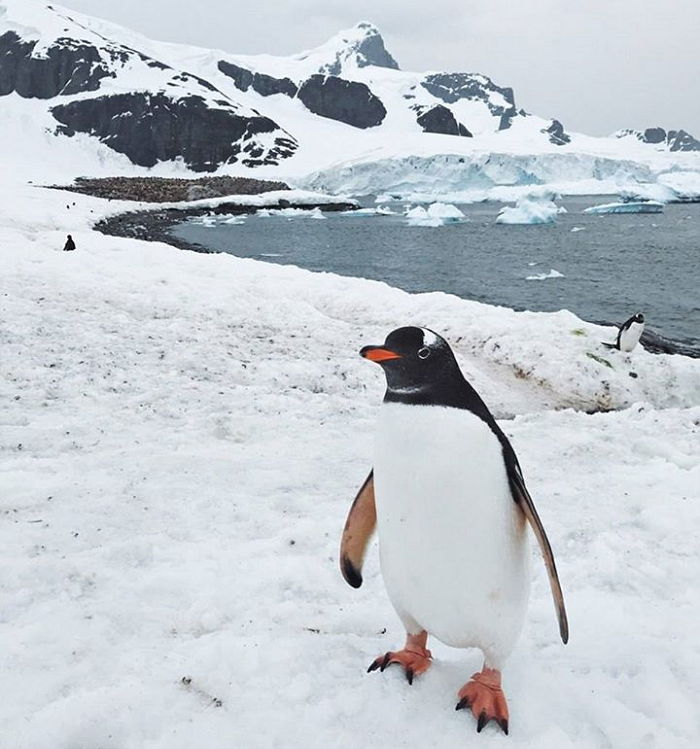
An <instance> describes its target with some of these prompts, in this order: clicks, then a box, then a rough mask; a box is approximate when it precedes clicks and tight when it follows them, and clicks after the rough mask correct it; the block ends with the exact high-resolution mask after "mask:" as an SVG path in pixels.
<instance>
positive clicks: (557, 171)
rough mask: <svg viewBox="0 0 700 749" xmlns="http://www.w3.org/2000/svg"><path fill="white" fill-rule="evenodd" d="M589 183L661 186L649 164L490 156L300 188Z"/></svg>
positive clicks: (392, 161)
mask: <svg viewBox="0 0 700 749" xmlns="http://www.w3.org/2000/svg"><path fill="white" fill-rule="evenodd" d="M584 180H586V181H588V180H596V181H601V182H603V181H605V182H607V183H614V184H619V185H621V186H622V185H629V184H630V183H635V182H646V183H648V182H655V181H656V175H655V173H654V172H653V171H652V170H651V169H650V168H649V167H648V166H646V165H644V164H640V163H638V162H634V161H628V160H625V159H613V158H606V157H602V156H594V155H589V154H581V153H546V154H537V155H528V154H506V153H484V154H473V155H463V154H462V155H460V154H438V155H431V156H403V157H394V158H386V159H379V160H377V161H363V162H351V163H346V164H340V165H337V166H333V167H331V168H328V169H324V170H322V171H318V172H314V173H313V174H310V175H308V176H306V177H304V178H302V179H301V180H297V182H298V183H299V184H300V186H303V187H306V188H308V189H313V190H322V191H326V192H332V193H335V194H337V193H343V194H352V195H372V194H378V193H384V192H389V193H396V194H400V195H410V194H416V193H423V194H445V193H456V192H463V191H469V190H487V189H489V188H492V187H496V186H500V185H506V186H521V185H522V186H527V185H546V184H562V183H568V182H581V181H584Z"/></svg>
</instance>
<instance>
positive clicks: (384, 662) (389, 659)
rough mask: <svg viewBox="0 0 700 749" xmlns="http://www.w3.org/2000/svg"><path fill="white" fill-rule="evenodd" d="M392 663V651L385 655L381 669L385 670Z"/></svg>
mask: <svg viewBox="0 0 700 749" xmlns="http://www.w3.org/2000/svg"><path fill="white" fill-rule="evenodd" d="M389 663H391V653H387V654H386V655H385V656H384V660H382V664H381V666H379V670H380V671H383V670H384V669H385V668H386V667H387V666H388V665H389Z"/></svg>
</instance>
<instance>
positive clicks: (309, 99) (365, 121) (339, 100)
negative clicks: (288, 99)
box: [299, 75, 386, 128]
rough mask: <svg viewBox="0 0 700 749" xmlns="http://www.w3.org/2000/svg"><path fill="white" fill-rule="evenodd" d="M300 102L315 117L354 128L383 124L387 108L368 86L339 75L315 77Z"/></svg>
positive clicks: (305, 85)
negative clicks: (326, 118)
mask: <svg viewBox="0 0 700 749" xmlns="http://www.w3.org/2000/svg"><path fill="white" fill-rule="evenodd" d="M299 99H300V100H301V101H302V102H303V103H304V106H305V107H306V108H307V109H308V110H309V111H310V112H313V113H314V114H317V115H320V116H321V117H328V118H329V119H331V120H338V121H340V122H345V123H346V124H347V125H353V126H354V127H360V128H367V127H375V126H376V125H380V124H381V123H382V121H383V120H384V117H386V109H385V108H384V105H383V104H382V102H381V99H379V97H377V96H375V95H374V94H373V93H372V92H371V91H370V90H369V88H368V87H367V86H366V85H365V84H364V83H357V82H355V81H346V80H345V79H344V78H337V77H336V76H328V77H326V76H323V75H312V76H311V77H310V78H307V79H306V80H305V81H304V83H302V85H301V88H300V89H299Z"/></svg>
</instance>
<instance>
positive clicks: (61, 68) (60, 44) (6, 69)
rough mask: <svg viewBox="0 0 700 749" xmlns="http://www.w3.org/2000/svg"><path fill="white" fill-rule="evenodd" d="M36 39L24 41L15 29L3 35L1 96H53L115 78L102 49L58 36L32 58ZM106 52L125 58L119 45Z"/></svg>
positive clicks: (0, 45) (93, 88)
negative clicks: (15, 94)
mask: <svg viewBox="0 0 700 749" xmlns="http://www.w3.org/2000/svg"><path fill="white" fill-rule="evenodd" d="M36 45H37V42H36V41H24V40H23V39H21V38H20V37H19V36H18V35H17V34H16V33H15V32H14V31H7V32H6V33H4V34H3V35H2V36H0V96H5V95H7V94H10V93H12V92H13V91H15V92H16V93H18V94H19V95H20V96H22V97H24V98H35V99H50V98H52V97H54V96H58V95H59V94H60V95H62V96H68V95H70V94H78V93H81V92H83V91H96V90H97V89H98V88H99V87H100V81H101V80H102V79H103V78H107V77H112V78H113V77H114V73H113V72H111V71H110V70H109V68H108V66H107V65H106V63H105V62H104V61H103V59H102V56H101V54H100V50H98V49H97V48H95V47H93V46H91V45H90V44H86V43H85V42H81V41H78V40H74V39H63V38H61V39H57V40H56V41H55V42H54V43H53V44H52V45H51V46H50V47H48V48H47V49H46V50H42V54H41V56H37V57H32V51H33V50H34V47H36ZM105 51H108V52H110V53H111V54H113V55H114V56H115V57H117V58H119V59H122V60H125V59H126V53H125V52H123V51H121V50H119V49H118V48H116V47H108V48H106V49H105Z"/></svg>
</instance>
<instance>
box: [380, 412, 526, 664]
mask: <svg viewBox="0 0 700 749" xmlns="http://www.w3.org/2000/svg"><path fill="white" fill-rule="evenodd" d="M374 481H375V494H376V506H377V527H378V531H379V548H380V558H381V567H382V575H383V577H384V581H385V584H386V588H387V592H388V593H389V597H390V599H391V601H392V603H393V605H394V608H395V609H396V611H397V613H398V614H399V616H400V617H401V618H402V619H403V621H404V624H406V625H407V627H408V628H409V629H410V628H413V629H415V628H416V625H417V626H418V628H420V629H425V630H427V631H428V632H430V633H431V634H433V635H435V636H436V637H438V639H440V640H442V641H443V642H445V643H447V644H448V645H453V646H457V647H469V646H476V647H480V648H481V649H482V650H483V651H484V652H485V653H486V654H487V657H489V658H491V660H492V661H493V660H496V661H497V660H499V659H501V658H503V657H505V656H506V655H507V654H508V653H509V652H510V650H511V649H512V647H513V645H514V643H515V640H516V639H517V636H518V633H519V631H520V628H521V625H522V620H523V616H524V611H525V605H526V603H527V597H528V590H529V586H528V566H527V537H526V530H525V524H524V518H523V517H522V514H521V512H520V510H519V509H518V507H517V505H516V504H515V502H514V501H513V499H512V496H511V492H510V488H509V485H508V478H507V473H506V468H505V463H504V460H503V453H502V448H501V444H500V442H499V441H498V438H497V437H496V435H495V434H494V433H493V432H492V431H491V429H490V428H489V427H488V425H487V424H486V423H485V422H484V421H482V420H481V419H479V418H478V417H477V416H475V415H474V414H472V413H471V412H470V411H466V410H462V409H455V408H443V407H438V406H416V405H404V404H399V403H385V404H383V405H382V407H381V409H380V416H379V424H378V430H377V437H376V445H375V463H374Z"/></svg>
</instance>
